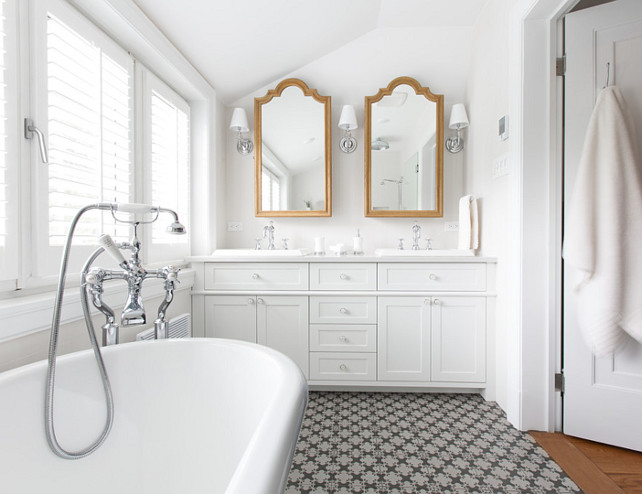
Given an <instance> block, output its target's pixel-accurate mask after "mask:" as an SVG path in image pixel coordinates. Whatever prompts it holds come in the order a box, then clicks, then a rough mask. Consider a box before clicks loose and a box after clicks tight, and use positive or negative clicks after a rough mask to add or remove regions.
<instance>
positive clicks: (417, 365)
mask: <svg viewBox="0 0 642 494" xmlns="http://www.w3.org/2000/svg"><path fill="white" fill-rule="evenodd" d="M378 309H379V310H378V320H379V336H378V343H379V349H378V350H379V351H378V366H377V368H378V378H379V381H430V298H427V297H379V301H378Z"/></svg>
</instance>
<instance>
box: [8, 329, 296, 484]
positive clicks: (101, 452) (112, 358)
mask: <svg viewBox="0 0 642 494" xmlns="http://www.w3.org/2000/svg"><path fill="white" fill-rule="evenodd" d="M103 357H104V360H105V364H106V367H107V372H108V373H109V378H110V381H111V386H112V390H113V395H114V408H115V413H114V424H113V428H112V430H111V433H110V435H109V436H108V437H107V440H106V441H105V443H104V444H103V445H102V446H101V447H100V448H99V449H98V450H97V451H96V452H94V453H93V454H91V455H90V456H88V457H86V458H83V459H79V460H64V459H61V458H59V457H57V456H56V455H54V453H53V452H52V451H51V450H50V449H49V446H48V445H47V440H46V437H45V425H44V424H45V421H44V395H45V378H46V370H47V363H46V362H38V363H35V364H32V365H28V366H25V367H21V368H18V369H14V370H11V371H8V372H5V373H2V374H0V491H1V492H6V493H12V494H15V493H41V492H43V493H89V492H91V493H136V494H138V493H181V494H182V493H185V494H187V493H201V492H202V493H205V492H207V493H223V492H224V493H229V494H259V493H265V494H274V493H278V492H282V490H283V488H284V486H285V482H286V480H287V475H288V471H289V468H290V462H291V460H292V455H293V452H294V446H295V444H296V440H297V437H298V433H299V429H300V426H301V421H302V418H303V412H304V411H305V406H306V402H307V386H306V383H305V379H304V377H303V375H302V374H301V372H300V370H299V369H298V367H296V365H295V364H294V363H293V362H292V361H290V360H289V359H288V358H286V357H285V356H283V355H281V354H280V353H278V352H276V351H274V350H271V349H269V348H267V347H262V346H259V345H254V344H251V343H243V342H236V341H231V340H221V339H196V338H195V339H185V340H160V341H150V342H136V343H126V344H122V345H116V346H112V347H108V348H104V349H103ZM104 400H105V398H104V395H103V389H102V385H101V382H100V377H99V374H98V370H97V366H96V362H95V360H94V357H93V353H92V352H91V350H88V351H83V352H78V353H74V354H70V355H66V356H62V357H59V358H58V364H57V367H56V390H55V401H54V424H55V430H56V435H57V437H58V440H59V442H60V444H61V446H62V447H64V448H65V449H72V450H75V449H81V448H83V447H85V446H87V445H88V444H90V443H91V442H93V440H94V439H95V438H96V437H97V436H98V435H99V433H100V431H101V430H102V428H103V426H104V423H105V417H106V407H105V401H104Z"/></svg>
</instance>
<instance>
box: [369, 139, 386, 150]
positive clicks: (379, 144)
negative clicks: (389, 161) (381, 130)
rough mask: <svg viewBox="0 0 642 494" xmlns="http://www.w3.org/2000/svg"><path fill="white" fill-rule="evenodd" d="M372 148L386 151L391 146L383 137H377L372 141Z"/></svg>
mask: <svg viewBox="0 0 642 494" xmlns="http://www.w3.org/2000/svg"><path fill="white" fill-rule="evenodd" d="M370 148H371V149H372V150H373V151H385V150H386V149H388V148H390V144H388V143H387V142H386V141H384V140H383V139H382V138H381V137H377V138H376V139H375V140H374V141H372V143H371V145H370Z"/></svg>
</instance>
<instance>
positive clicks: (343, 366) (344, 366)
mask: <svg viewBox="0 0 642 494" xmlns="http://www.w3.org/2000/svg"><path fill="white" fill-rule="evenodd" d="M339 369H341V370H342V371H344V372H345V371H347V370H348V366H347V365H346V364H341V365H340V366H339Z"/></svg>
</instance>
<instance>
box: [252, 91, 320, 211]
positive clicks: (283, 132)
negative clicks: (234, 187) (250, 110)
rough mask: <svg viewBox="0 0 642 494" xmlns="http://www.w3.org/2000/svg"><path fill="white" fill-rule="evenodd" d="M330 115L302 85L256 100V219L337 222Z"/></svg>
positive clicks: (315, 94)
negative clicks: (332, 219) (334, 218)
mask: <svg viewBox="0 0 642 494" xmlns="http://www.w3.org/2000/svg"><path fill="white" fill-rule="evenodd" d="M331 111H332V109H331V104H330V96H321V95H319V93H318V92H317V90H316V89H310V88H309V87H308V86H307V84H306V83H305V82H303V81H302V80H299V79H285V80H284V81H281V82H280V83H279V84H278V85H277V86H276V88H274V89H271V90H269V91H268V92H267V94H266V95H265V96H263V97H261V98H254V140H255V153H254V160H255V166H254V184H255V189H254V205H255V214H256V216H266V217H278V216H332V135H331Z"/></svg>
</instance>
